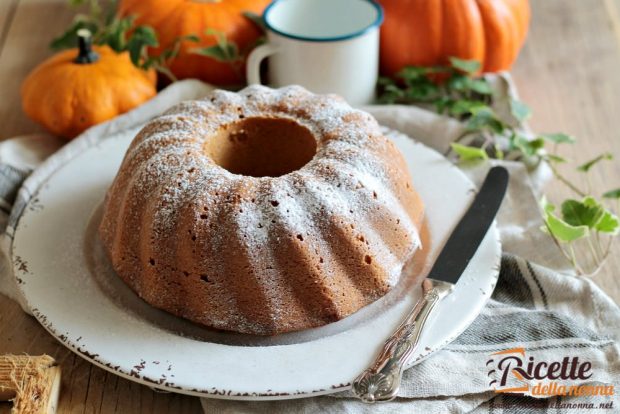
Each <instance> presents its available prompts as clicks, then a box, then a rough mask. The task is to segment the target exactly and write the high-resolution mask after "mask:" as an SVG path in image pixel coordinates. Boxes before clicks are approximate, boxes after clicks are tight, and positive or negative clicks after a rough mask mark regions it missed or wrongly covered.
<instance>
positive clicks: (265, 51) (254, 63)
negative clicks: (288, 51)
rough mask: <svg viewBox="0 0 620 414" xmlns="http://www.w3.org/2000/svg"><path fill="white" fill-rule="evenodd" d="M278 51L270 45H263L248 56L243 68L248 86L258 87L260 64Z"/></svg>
mask: <svg viewBox="0 0 620 414" xmlns="http://www.w3.org/2000/svg"><path fill="white" fill-rule="evenodd" d="M277 51H278V49H277V48H276V47H275V46H274V45H272V44H270V43H265V44H264V45H260V46H258V47H256V48H254V50H252V52H250V55H249V56H248V61H247V64H246V68H245V76H246V79H247V80H248V85H255V84H258V85H260V63H261V62H262V61H263V59H265V58H266V57H268V56H271V55H273V54H274V53H276V52H277Z"/></svg>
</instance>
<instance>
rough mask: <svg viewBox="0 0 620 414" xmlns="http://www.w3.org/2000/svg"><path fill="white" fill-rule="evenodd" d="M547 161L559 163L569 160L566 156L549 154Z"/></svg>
mask: <svg viewBox="0 0 620 414" xmlns="http://www.w3.org/2000/svg"><path fill="white" fill-rule="evenodd" d="M547 161H551V162H557V163H558V164H560V163H564V162H568V161H567V160H566V159H565V158H562V157H560V156H559V155H555V154H547Z"/></svg>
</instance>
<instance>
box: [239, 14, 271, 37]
mask: <svg viewBox="0 0 620 414" xmlns="http://www.w3.org/2000/svg"><path fill="white" fill-rule="evenodd" d="M243 15H244V16H245V18H247V19H248V20H250V21H251V22H252V23H254V24H255V25H256V26H257V27H259V28H260V29H261V30H262V31H263V32H266V31H267V25H266V24H265V20H263V16H261V15H259V14H256V13H252V12H249V11H245V12H243Z"/></svg>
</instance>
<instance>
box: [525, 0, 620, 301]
mask: <svg viewBox="0 0 620 414" xmlns="http://www.w3.org/2000/svg"><path fill="white" fill-rule="evenodd" d="M531 3H532V8H533V21H532V25H531V30H530V35H529V39H528V41H527V43H526V46H525V48H524V50H523V51H522V54H521V56H520V58H519V60H518V61H517V64H516V66H515V67H514V70H513V74H514V77H515V79H516V82H517V86H518V88H519V91H520V93H521V97H522V99H523V100H524V101H525V102H527V103H528V104H529V105H530V106H531V107H532V109H533V114H534V116H533V119H532V122H531V125H532V127H533V128H534V129H535V130H536V131H540V132H555V131H563V132H567V133H570V134H572V135H574V136H576V137H577V139H578V142H577V144H575V145H572V146H570V145H569V146H565V147H564V148H562V150H561V154H562V155H564V156H566V157H568V158H570V159H572V160H574V161H575V163H580V162H585V161H587V160H589V159H591V158H592V157H594V156H596V155H598V154H600V153H602V152H606V151H609V152H612V153H613V154H615V156H616V158H617V159H620V139H619V136H618V134H619V132H618V131H620V116H619V114H620V99H619V97H620V76H618V74H619V73H620V27H619V26H618V18H617V15H616V16H614V14H613V10H611V12H610V9H609V7H607V8H606V7H604V5H605V3H603V2H586V1H571V2H566V1H562V0H545V1H533V2H531ZM607 4H608V6H609V5H610V4H611V5H612V6H614V7H615V8H616V13H617V9H618V8H617V5H618V4H620V2H619V1H618V0H612V1H611V2H607ZM567 175H568V176H569V177H571V179H573V180H575V182H576V183H579V184H580V185H581V186H583V187H585V186H586V182H585V180H584V179H583V176H582V175H581V174H579V173H577V172H575V171H567ZM591 175H592V176H591V183H592V189H593V191H594V192H595V193H597V194H601V193H602V192H605V191H607V190H610V189H612V188H617V187H620V163H619V162H618V161H613V162H605V163H604V164H602V165H601V166H600V167H597V168H596V169H595V170H594V171H593V172H592V174H591ZM547 190H548V193H549V194H550V196H551V198H553V199H554V200H556V201H561V200H563V199H565V198H566V197H568V196H571V193H570V192H569V191H568V190H566V189H565V188H564V187H563V186H561V185H560V184H558V183H557V182H553V183H551V184H550V185H549V186H548V188H547ZM619 253H620V243H618V242H616V243H615V246H614V249H613V252H612V254H611V255H610V258H609V262H608V263H607V265H606V266H605V268H604V269H603V271H601V272H600V273H599V274H597V275H595V276H594V277H593V278H592V280H594V281H595V282H596V283H597V284H599V286H601V288H603V290H605V291H606V292H607V293H608V294H609V295H610V296H611V297H612V298H613V299H614V300H615V301H616V302H620V279H618V278H617V277H616V275H615V274H614V273H615V272H616V271H617V269H620V254H619Z"/></svg>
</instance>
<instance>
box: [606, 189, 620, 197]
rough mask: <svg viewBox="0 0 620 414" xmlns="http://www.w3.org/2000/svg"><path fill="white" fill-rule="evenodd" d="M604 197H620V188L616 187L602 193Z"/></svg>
mask: <svg viewBox="0 0 620 414" xmlns="http://www.w3.org/2000/svg"><path fill="white" fill-rule="evenodd" d="M603 197H605V198H620V188H616V189H615V190H611V191H607V192H606V193H605V194H603Z"/></svg>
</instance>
